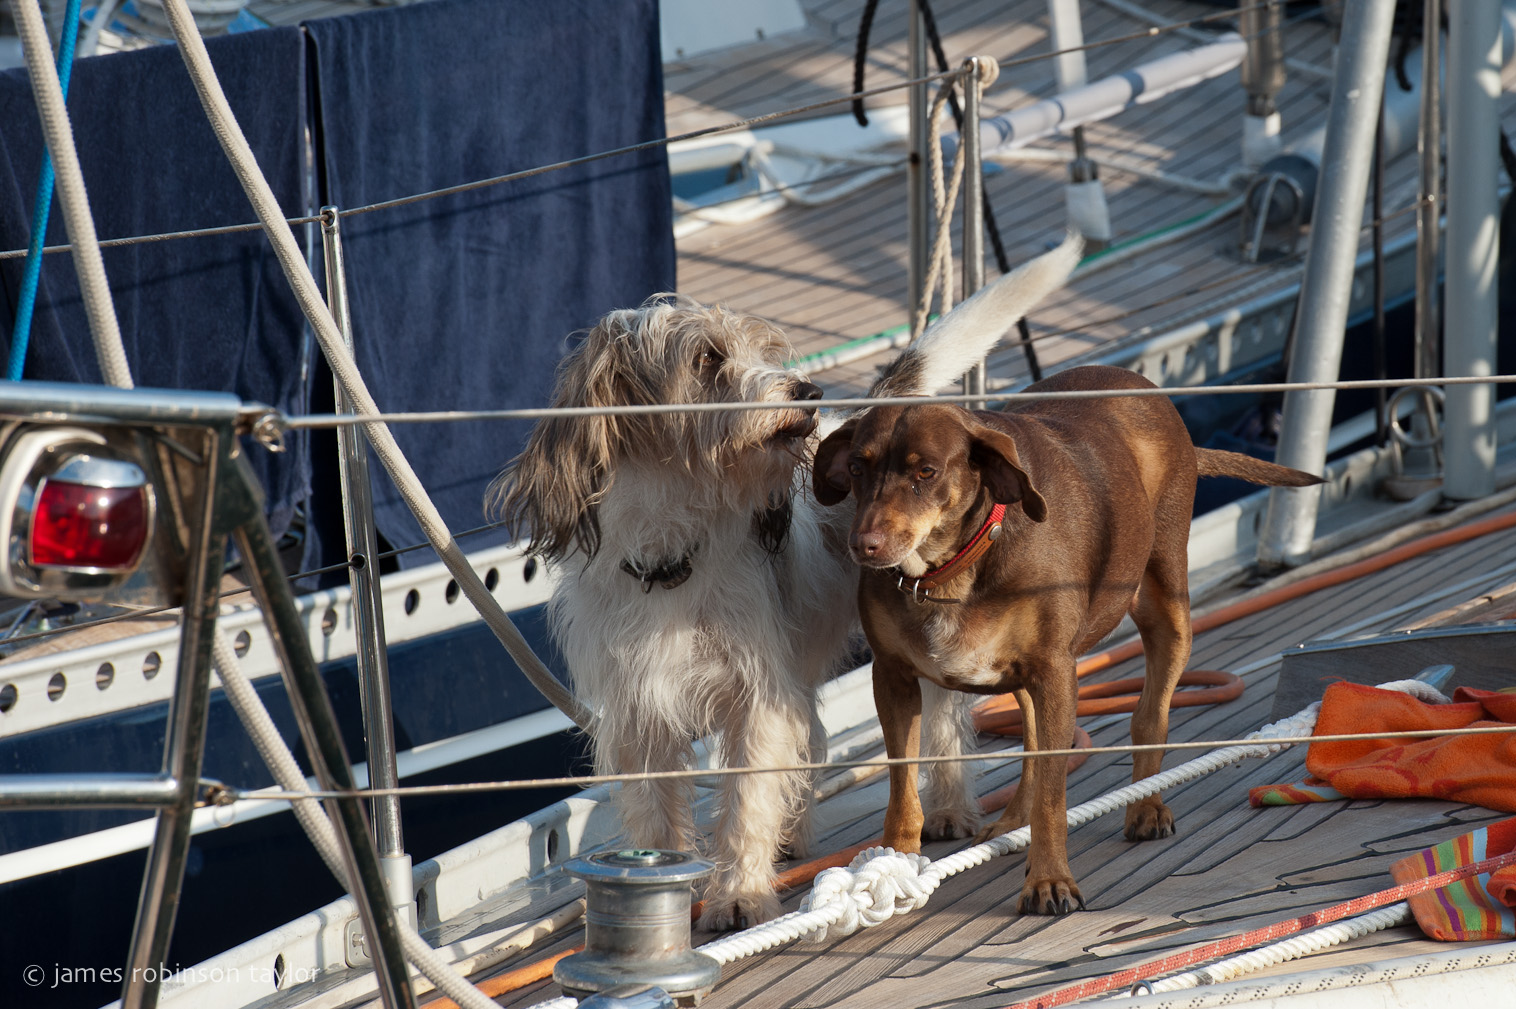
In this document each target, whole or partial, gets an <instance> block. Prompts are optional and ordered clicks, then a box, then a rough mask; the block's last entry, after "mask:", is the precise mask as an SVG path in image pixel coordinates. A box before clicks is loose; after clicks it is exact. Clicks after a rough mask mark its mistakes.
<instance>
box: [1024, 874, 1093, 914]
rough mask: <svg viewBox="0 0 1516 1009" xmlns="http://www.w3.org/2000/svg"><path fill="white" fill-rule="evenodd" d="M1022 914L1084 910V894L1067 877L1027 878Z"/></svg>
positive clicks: (1064, 912)
mask: <svg viewBox="0 0 1516 1009" xmlns="http://www.w3.org/2000/svg"><path fill="white" fill-rule="evenodd" d="M1017 910H1019V911H1020V912H1021V913H1022V914H1068V913H1070V912H1072V911H1074V910H1079V911H1083V910H1084V896H1083V895H1082V894H1080V892H1079V887H1077V886H1075V885H1074V881H1073V880H1072V879H1069V878H1067V877H1065V878H1063V879H1042V880H1031V879H1029V880H1027V881H1026V885H1025V886H1023V887H1022V888H1021V903H1020V904H1018V905H1017Z"/></svg>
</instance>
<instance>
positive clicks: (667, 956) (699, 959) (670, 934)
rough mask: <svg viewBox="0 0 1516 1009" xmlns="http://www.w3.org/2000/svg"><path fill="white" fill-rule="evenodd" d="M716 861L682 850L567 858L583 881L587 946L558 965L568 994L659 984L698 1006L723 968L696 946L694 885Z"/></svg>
mask: <svg viewBox="0 0 1516 1009" xmlns="http://www.w3.org/2000/svg"><path fill="white" fill-rule="evenodd" d="M713 868H714V866H713V865H712V864H711V863H710V862H708V861H706V860H705V859H703V858H697V857H696V856H694V855H687V854H685V853H684V852H679V851H658V850H653V849H633V850H624V851H602V852H598V853H596V854H593V855H588V856H585V857H582V858H575V859H572V860H571V861H569V862H568V863H566V864H565V865H564V867H563V871H564V872H567V873H568V874H570V875H572V876H578V877H579V878H580V879H582V880H584V883H585V888H586V892H585V904H586V909H585V913H584V951H583V952H582V953H576V954H574V955H573V956H570V957H565V958H564V959H562V960H560V961H558V963H557V965H555V966H554V967H553V979H554V980H555V981H557V982H558V984H559V985H561V986H562V987H563V991H564V994H566V995H572V996H576V997H580V998H582V997H585V996H588V995H592V994H594V993H596V992H602V991H606V990H608V989H612V988H619V987H622V986H624V985H628V984H644V985H655V986H657V987H658V988H661V989H663V991H665V992H667V993H668V994H669V995H670V996H671V997H672V998H674V999H677V1000H679V1001H680V1002H684V1003H688V1004H699V1002H700V999H701V998H703V997H704V996H705V995H706V994H707V993H708V992H710V990H711V989H712V988H714V987H715V986H716V981H717V979H718V978H720V976H721V965H720V964H719V963H717V962H716V961H715V960H713V959H712V958H711V957H709V956H706V955H705V954H704V953H699V952H696V951H695V950H693V949H691V948H690V903H691V884H693V883H694V881H695V880H697V879H701V878H703V877H705V876H707V875H709V874H710V871H711V870H712V869H713Z"/></svg>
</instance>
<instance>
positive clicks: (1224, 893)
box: [475, 531, 1516, 1009]
mask: <svg viewBox="0 0 1516 1009" xmlns="http://www.w3.org/2000/svg"><path fill="white" fill-rule="evenodd" d="M1513 571H1516V532H1510V531H1507V532H1501V533H1495V534H1491V535H1488V536H1485V537H1482V538H1480V539H1476V540H1473V541H1470V542H1467V543H1464V544H1461V545H1457V546H1452V547H1446V548H1443V549H1441V550H1437V551H1435V552H1432V553H1429V554H1426V555H1424V556H1421V557H1418V558H1415V559H1412V560H1408V561H1405V562H1403V563H1401V564H1398V565H1395V566H1393V567H1390V568H1388V569H1385V570H1383V571H1380V572H1378V573H1376V574H1372V575H1369V576H1366V577H1364V578H1362V579H1360V580H1358V581H1356V582H1353V583H1350V584H1348V585H1345V586H1341V587H1339V588H1335V589H1327V590H1323V591H1321V592H1316V593H1313V594H1310V595H1307V596H1304V597H1302V598H1299V599H1296V600H1294V601H1291V602H1287V603H1284V604H1283V605H1280V606H1278V607H1276V608H1274V609H1270V610H1267V611H1265V612H1263V613H1260V614H1257V615H1255V616H1251V617H1246V618H1244V619H1241V620H1237V621H1235V622H1233V623H1230V624H1227V625H1225V626H1222V627H1219V628H1217V629H1215V630H1212V631H1209V632H1206V633H1204V634H1201V635H1199V636H1197V638H1196V642H1195V651H1194V658H1193V660H1192V661H1191V663H1190V668H1191V669H1222V670H1232V671H1238V672H1239V673H1240V674H1241V675H1242V676H1243V678H1244V680H1245V681H1246V684H1247V688H1246V691H1245V692H1244V694H1243V696H1242V697H1241V698H1239V699H1237V700H1235V701H1232V702H1230V703H1227V704H1224V705H1219V706H1215V707H1198V708H1181V709H1175V711H1174V713H1173V718H1172V729H1171V733H1170V738H1171V739H1172V740H1175V741H1180V740H1183V741H1190V740H1215V741H1219V740H1233V739H1238V738H1241V737H1243V736H1245V735H1246V734H1248V733H1249V732H1252V731H1254V730H1256V729H1258V728H1260V727H1262V726H1263V725H1264V724H1266V723H1267V722H1269V721H1270V707H1271V704H1272V699H1273V686H1274V682H1275V679H1276V677H1277V676H1278V671H1279V659H1278V653H1279V652H1280V651H1281V650H1284V649H1288V648H1290V647H1291V646H1293V645H1296V644H1298V643H1302V642H1306V641H1313V640H1323V639H1332V638H1338V637H1340V636H1342V635H1343V634H1344V632H1345V631H1346V632H1347V633H1350V634H1353V635H1359V634H1369V633H1377V632H1382V631H1386V630H1390V629H1393V628H1400V627H1406V626H1408V625H1411V624H1414V623H1417V622H1419V621H1421V620H1424V619H1425V618H1427V617H1429V616H1431V615H1433V614H1438V613H1442V612H1443V611H1446V610H1449V609H1450V608H1452V607H1454V606H1456V605H1457V604H1459V603H1461V602H1463V601H1464V600H1466V599H1473V598H1476V597H1478V596H1480V595H1483V594H1488V593H1491V592H1492V591H1493V590H1496V589H1498V588H1499V587H1501V586H1505V585H1507V584H1509V583H1510V581H1511V578H1512V572H1513ZM1140 662H1141V660H1140V659H1138V660H1133V661H1130V662H1127V663H1124V664H1122V665H1120V666H1117V667H1114V668H1112V669H1109V670H1106V671H1105V672H1103V673H1101V674H1098V676H1097V677H1096V678H1097V679H1102V680H1104V679H1115V678H1121V677H1125V676H1137V675H1141V666H1140ZM1454 682H1455V683H1456V682H1457V680H1456V677H1455V681H1454ZM1512 682H1513V683H1516V672H1513V673H1512ZM1081 724H1083V725H1084V726H1085V727H1086V728H1087V729H1088V731H1089V732H1090V735H1091V737H1092V740H1093V742H1094V744H1095V745H1096V746H1102V745H1117V744H1121V743H1125V742H1127V738H1128V737H1127V732H1128V727H1127V726H1128V721H1127V716H1125V715H1113V716H1101V717H1096V718H1089V719H1081ZM982 743H983V745H984V747H985V748H987V749H998V748H1002V747H1004V746H1006V745H1007V743H1006V741H1004V740H1002V739H999V738H998V737H983V739H982ZM1195 755H1197V754H1196V753H1195V752H1193V751H1187V752H1179V753H1170V754H1169V755H1168V757H1167V758H1166V760H1165V762H1164V765H1165V767H1174V766H1176V765H1178V764H1179V763H1182V762H1183V761H1185V760H1187V759H1190V758H1191V757H1192V756H1195ZM1303 762H1304V748H1303V747H1295V748H1292V749H1289V750H1285V751H1283V752H1281V753H1279V754H1277V755H1275V756H1272V757H1270V758H1268V759H1264V760H1256V759H1252V760H1247V761H1244V762H1242V763H1240V764H1236V765H1232V766H1230V767H1227V768H1224V769H1222V770H1220V771H1217V772H1215V773H1213V774H1210V775H1208V776H1206V777H1203V778H1200V779H1198V780H1195V781H1193V782H1190V783H1188V784H1186V785H1183V786H1181V787H1178V788H1176V789H1173V790H1171V791H1170V792H1167V793H1166V794H1165V800H1166V801H1167V802H1168V803H1169V804H1170V806H1171V807H1172V808H1173V809H1174V812H1175V815H1176V820H1177V827H1178V833H1177V834H1176V835H1175V836H1174V837H1171V838H1166V839H1163V840H1159V841H1149V842H1144V843H1141V844H1131V843H1128V842H1127V841H1125V840H1124V839H1123V838H1122V836H1121V829H1122V823H1121V815H1120V813H1119V812H1116V813H1112V814H1110V815H1108V816H1105V817H1102V818H1100V819H1097V820H1095V821H1093V822H1091V823H1088V824H1086V825H1084V826H1082V827H1078V828H1076V829H1074V830H1073V831H1071V832H1070V835H1069V851H1070V858H1071V861H1072V865H1073V869H1074V873H1075V876H1076V877H1077V879H1078V881H1079V884H1080V887H1081V888H1082V890H1083V892H1084V895H1085V899H1086V901H1087V903H1088V908H1087V909H1086V910H1084V911H1079V912H1075V913H1073V914H1071V915H1068V916H1066V917H1061V918H1047V917H1040V916H1021V915H1018V914H1017V913H1016V911H1015V902H1016V898H1017V896H1018V895H1019V893H1020V888H1021V880H1022V868H1023V865H1024V857H1023V856H1022V855H1019V854H1018V855H1011V856H1008V857H1005V858H1001V859H996V860H994V861H992V862H990V863H988V864H986V865H981V866H979V867H977V868H975V869H971V870H969V871H968V872H965V873H962V874H960V875H958V876H955V877H952V878H950V879H948V880H947V881H946V882H945V883H944V884H943V885H942V887H941V888H940V889H939V890H938V891H937V892H936V893H935V894H934V895H933V896H932V898H931V901H930V902H929V904H928V905H927V907H926V908H925V909H923V910H922V911H918V912H915V913H914V914H909V915H906V916H903V917H899V918H896V919H894V920H892V921H889V922H886V923H885V924H883V925H880V926H878V927H876V928H873V929H867V930H864V931H862V932H859V933H857V934H854V935H852V936H849V937H846V938H843V939H841V940H837V941H834V942H827V943H822V944H812V943H808V942H805V941H801V942H797V943H792V944H789V945H787V946H784V947H781V948H779V949H776V950H772V951H769V952H767V953H764V954H760V955H759V956H757V957H752V958H748V959H745V960H741V961H738V962H736V963H733V964H730V965H728V966H727V967H725V968H724V969H723V975H722V980H721V983H720V984H719V985H718V987H717V988H716V990H715V992H714V993H712V994H711V995H710V996H709V997H708V998H707V999H706V1000H705V1001H703V1002H702V1006H705V1007H709V1009H726V1007H734V1009H735V1007H743V1009H770V1007H774V1009H777V1007H796V1009H808V1007H818V1009H819V1007H830V1009H876V1007H877V1009H884V1007H891V1009H897V1007H902V1006H912V1007H927V1006H949V1005H951V1006H954V1007H962V1009H992V1007H999V1006H1005V1005H1008V1004H1010V1003H1012V1002H1016V1001H1019V1000H1020V999H1023V998H1027V997H1031V996H1034V995H1037V994H1039V993H1043V992H1046V991H1049V990H1052V989H1056V988H1060V987H1062V986H1064V985H1068V984H1073V983H1076V982H1080V981H1084V980H1087V979H1090V978H1096V977H1101V976H1104V975H1106V974H1109V973H1111V972H1114V971H1116V970H1119V969H1122V968H1125V967H1130V966H1134V965H1137V964H1140V963H1145V962H1147V961H1149V960H1153V959H1156V958H1158V957H1161V956H1164V955H1166V954H1169V953H1172V952H1175V951H1177V950H1180V949H1184V948H1187V947H1191V946H1194V945H1198V944H1201V943H1204V942H1209V941H1213V940H1216V939H1220V938H1224V937H1227V936H1231V935H1235V934H1237V933H1240V932H1243V931H1246V930H1248V929H1252V928H1257V927H1260V926H1263V925H1267V924H1271V923H1274V922H1278V921H1281V920H1284V919H1287V918H1292V917H1295V916H1297V915H1300V914H1303V913H1306V912H1307V911H1311V910H1317V909H1320V908H1323V907H1326V906H1329V905H1331V904H1335V903H1338V902H1341V901H1345V900H1348V899H1351V898H1354V897H1359V896H1363V895H1365V894H1369V893H1372V892H1374V891H1377V890H1381V889H1385V888H1387V887H1389V886H1392V885H1393V881H1392V880H1391V879H1390V877H1389V872H1388V870H1389V865H1390V864H1391V863H1392V862H1394V861H1395V860H1396V859H1398V858H1400V857H1402V856H1403V855H1405V854H1408V853H1410V852H1413V851H1416V850H1420V849H1421V848H1423V847H1426V846H1428V845H1431V844H1435V843H1438V842H1440V841H1443V840H1447V839H1448V838H1450V837H1453V836H1455V835H1457V834H1460V833H1463V832H1466V831H1468V830H1473V829H1475V828H1476V827H1478V826H1480V825H1482V824H1484V823H1487V822H1490V821H1492V820H1495V819H1499V818H1501V817H1503V816H1504V815H1505V814H1501V813H1497V812H1494V811H1491V810H1487V809H1481V808H1478V807H1474V806H1467V805H1458V804H1454V803H1447V802H1438V801H1430V800H1401V801H1345V802H1325V803H1317V804H1312V805H1302V806H1291V807H1272V808H1262V809H1254V808H1252V807H1250V806H1249V805H1248V800H1247V790H1248V789H1249V788H1250V787H1252V786H1255V785H1263V784H1273V783H1280V782H1295V781H1299V780H1301V779H1302V778H1303V777H1304V776H1305V771H1304V763H1303ZM1016 774H1017V772H1016V770H1015V769H1014V766H1013V764H1011V763H1007V764H1005V765H1002V766H1000V767H998V768H997V767H990V768H988V769H987V770H986V771H985V772H984V773H983V775H982V777H981V779H980V791H981V793H983V792H988V791H989V790H991V789H992V788H995V787H998V786H999V785H1001V784H1003V783H1005V782H1006V781H1007V780H1010V779H1013V778H1014V777H1015V775H1016ZM1130 775H1131V766H1130V760H1129V759H1128V758H1125V757H1121V756H1112V755H1099V754H1097V755H1095V756H1092V757H1091V758H1090V759H1089V761H1088V762H1087V763H1086V764H1085V765H1084V766H1083V767H1082V768H1081V769H1079V770H1078V771H1076V772H1074V773H1073V774H1072V775H1071V776H1070V779H1069V804H1070V806H1073V805H1075V804H1077V803H1079V802H1083V801H1087V800H1089V799H1092V798H1094V797H1096V796H1098V795H1101V794H1104V793H1106V792H1108V791H1110V790H1112V789H1113V788H1116V787H1119V786H1120V785H1122V784H1125V783H1126V782H1127V781H1129V780H1130ZM886 789H887V786H886V784H885V783H884V782H883V780H882V779H878V778H876V779H874V780H873V781H872V782H870V783H868V784H865V785H862V786H859V787H857V788H855V789H853V790H851V791H848V792H844V793H842V794H840V795H838V796H836V797H834V798H833V799H831V800H828V801H827V802H826V803H824V804H823V805H822V806H821V807H820V809H819V810H818V812H817V824H818V828H819V834H820V836H819V837H818V841H817V852H818V853H825V852H827V851H832V850H837V849H840V848H843V847H845V846H848V845H852V844H857V843H860V842H864V841H867V840H868V839H869V838H870V837H875V836H877V835H878V833H879V831H880V829H881V826H882V815H883V814H882V810H883V806H884V798H885V795H886ZM962 843H963V842H958V843H948V842H943V843H939V844H933V845H929V846H927V848H926V853H927V854H928V855H931V856H934V857H941V856H942V855H945V854H947V853H948V852H950V851H952V850H955V849H956V847H958V846H960V845H961V844H962ZM570 896H572V894H565V895H562V896H560V897H559V898H558V899H559V900H560V901H562V900H566V899H569V897H570ZM802 897H803V891H800V892H795V893H791V894H789V895H787V896H786V898H785V900H784V908H785V910H786V911H789V910H795V909H796V908H798V907H799V904H800V900H801V898H802ZM534 913H536V909H534ZM541 913H546V911H542V912H541ZM711 938H714V936H712V935H708V934H700V933H697V934H696V935H695V937H694V942H695V945H697V946H698V945H700V944H701V943H702V942H705V941H708V940H709V939H711ZM582 941H583V934H582V930H580V929H578V928H574V929H571V930H569V932H568V933H566V934H565V935H564V936H562V937H561V938H560V939H559V940H558V941H556V942H555V943H552V944H549V945H546V946H543V947H541V948H538V949H534V950H531V951H529V952H528V953H527V954H525V955H523V956H521V957H519V958H517V959H515V960H513V961H509V962H507V963H504V964H502V965H501V967H500V969H501V970H505V969H510V968H513V967H516V966H520V965H521V964H523V963H529V962H532V961H535V960H538V959H540V958H542V957H544V956H547V955H550V954H551V953H553V952H557V951H560V950H564V949H568V948H570V947H572V946H574V945H576V944H578V943H580V942H582ZM1446 948H1447V944H1442V943H1434V942H1432V941H1431V940H1428V939H1426V938H1424V937H1423V936H1422V934H1421V933H1420V931H1419V930H1418V929H1416V928H1415V927H1414V926H1409V927H1402V928H1395V929H1389V930H1386V931H1383V932H1380V933H1376V934H1374V935H1372V936H1369V937H1367V938H1365V939H1361V940H1357V941H1355V942H1352V943H1349V944H1347V945H1345V946H1341V947H1337V948H1335V949H1333V950H1332V951H1329V952H1326V953H1322V954H1318V955H1316V956H1313V957H1311V958H1309V959H1308V960H1300V961H1294V962H1292V963H1287V964H1284V965H1281V966H1279V967H1275V968H1271V969H1269V970H1266V971H1263V972H1260V973H1259V974H1257V975H1250V976H1252V977H1259V976H1266V975H1267V974H1269V973H1284V972H1291V971H1300V970H1308V969H1316V968H1319V967H1325V966H1333V965H1336V964H1338V963H1343V962H1354V963H1356V962H1366V961H1372V960H1383V959H1389V958H1393V957H1398V956H1406V955H1411V954H1413V953H1420V952H1428V951H1432V950H1436V949H1446ZM475 980H478V979H477V978H476V979H475ZM556 994H557V987H556V985H554V984H552V983H551V982H546V983H542V984H538V985H533V986H531V987H530V988H527V989H523V990H521V991H518V992H515V993H513V994H511V995H507V996H503V997H501V999H500V1003H501V1004H502V1005H505V1006H530V1005H533V1004H534V1003H536V1002H539V1001H542V1000H543V999H544V998H548V997H551V996H553V995H556Z"/></svg>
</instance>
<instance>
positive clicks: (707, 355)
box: [695, 347, 726, 371]
mask: <svg viewBox="0 0 1516 1009" xmlns="http://www.w3.org/2000/svg"><path fill="white" fill-rule="evenodd" d="M725 361H726V358H725V357H724V356H722V353H721V352H720V351H719V350H716V349H715V348H714V347H707V348H705V349H704V350H702V351H701V352H700V356H699V357H697V358H695V370H696V371H714V370H715V369H717V368H719V367H721V365H722V364H723V363H724V362H725Z"/></svg>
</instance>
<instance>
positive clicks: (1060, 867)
mask: <svg viewBox="0 0 1516 1009" xmlns="http://www.w3.org/2000/svg"><path fill="white" fill-rule="evenodd" d="M1042 668H1043V669H1044V670H1045V671H1044V672H1043V673H1042V675H1040V676H1036V677H1033V678H1032V682H1031V683H1029V684H1028V687H1027V692H1028V693H1029V694H1030V695H1031V699H1032V709H1033V710H1034V711H1035V712H1036V718H1037V723H1038V724H1037V731H1036V739H1037V749H1038V750H1060V749H1066V748H1067V747H1068V746H1069V745H1070V744H1071V743H1072V742H1073V740H1074V704H1075V696H1074V695H1075V678H1074V662H1073V659H1072V658H1070V659H1068V660H1067V661H1058V660H1054V661H1051V662H1047V663H1044V664H1043V666H1042ZM1027 763H1028V764H1029V765H1035V767H1034V768H1033V778H1032V803H1031V813H1030V816H1031V825H1032V844H1031V848H1030V849H1029V850H1028V852H1027V860H1026V883H1025V884H1024V885H1023V886H1022V888H1021V903H1020V905H1019V907H1020V910H1021V913H1022V914H1068V913H1069V912H1070V911H1072V910H1074V909H1075V908H1076V907H1079V908H1082V907H1084V897H1083V895H1082V894H1080V892H1079V887H1078V886H1077V885H1076V884H1075V883H1074V874H1073V871H1072V870H1071V869H1070V868H1069V824H1068V810H1067V807H1068V803H1067V797H1066V795H1065V788H1066V786H1067V784H1068V761H1067V759H1066V758H1064V757H1036V758H1033V759H1031V760H1029V761H1027Z"/></svg>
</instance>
